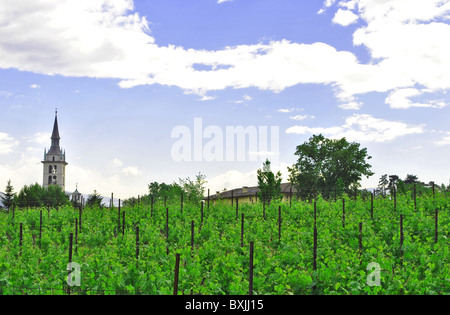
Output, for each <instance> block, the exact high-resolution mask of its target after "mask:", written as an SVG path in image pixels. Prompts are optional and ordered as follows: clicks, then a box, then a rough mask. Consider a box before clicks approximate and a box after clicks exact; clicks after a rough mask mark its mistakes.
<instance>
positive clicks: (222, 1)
mask: <svg viewBox="0 0 450 315" xmlns="http://www.w3.org/2000/svg"><path fill="white" fill-rule="evenodd" d="M231 1H233V0H217V4H219V3H224V2H231Z"/></svg>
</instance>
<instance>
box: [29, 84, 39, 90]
mask: <svg viewBox="0 0 450 315" xmlns="http://www.w3.org/2000/svg"><path fill="white" fill-rule="evenodd" d="M30 88H32V89H39V88H41V86H40V85H38V84H31V85H30Z"/></svg>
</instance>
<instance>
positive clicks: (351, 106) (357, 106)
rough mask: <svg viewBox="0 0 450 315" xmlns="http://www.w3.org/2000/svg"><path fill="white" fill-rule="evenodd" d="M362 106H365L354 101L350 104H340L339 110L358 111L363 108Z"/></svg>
mask: <svg viewBox="0 0 450 315" xmlns="http://www.w3.org/2000/svg"><path fill="white" fill-rule="evenodd" d="M362 105H363V104H362V102H356V101H352V102H348V103H345V104H340V105H339V108H342V109H348V110H358V109H360V108H361V106H362Z"/></svg>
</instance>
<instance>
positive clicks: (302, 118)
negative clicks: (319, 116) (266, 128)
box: [289, 115, 315, 120]
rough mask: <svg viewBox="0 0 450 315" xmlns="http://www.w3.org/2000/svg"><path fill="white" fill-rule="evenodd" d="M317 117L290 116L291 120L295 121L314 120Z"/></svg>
mask: <svg viewBox="0 0 450 315" xmlns="http://www.w3.org/2000/svg"><path fill="white" fill-rule="evenodd" d="M314 118H315V117H314V116H312V115H295V116H290V117H289V119H293V120H305V119H314Z"/></svg>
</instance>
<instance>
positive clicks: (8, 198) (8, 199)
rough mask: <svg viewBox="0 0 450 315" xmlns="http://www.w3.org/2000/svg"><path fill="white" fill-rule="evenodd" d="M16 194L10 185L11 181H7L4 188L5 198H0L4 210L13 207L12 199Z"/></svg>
mask: <svg viewBox="0 0 450 315" xmlns="http://www.w3.org/2000/svg"><path fill="white" fill-rule="evenodd" d="M15 196H16V194H15V193H14V187H13V186H12V185H11V180H10V179H9V180H8V183H7V184H6V188H5V196H4V197H1V199H2V203H3V206H4V207H5V209H8V210H9V208H10V207H11V206H12V205H13V202H14V197H15Z"/></svg>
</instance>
